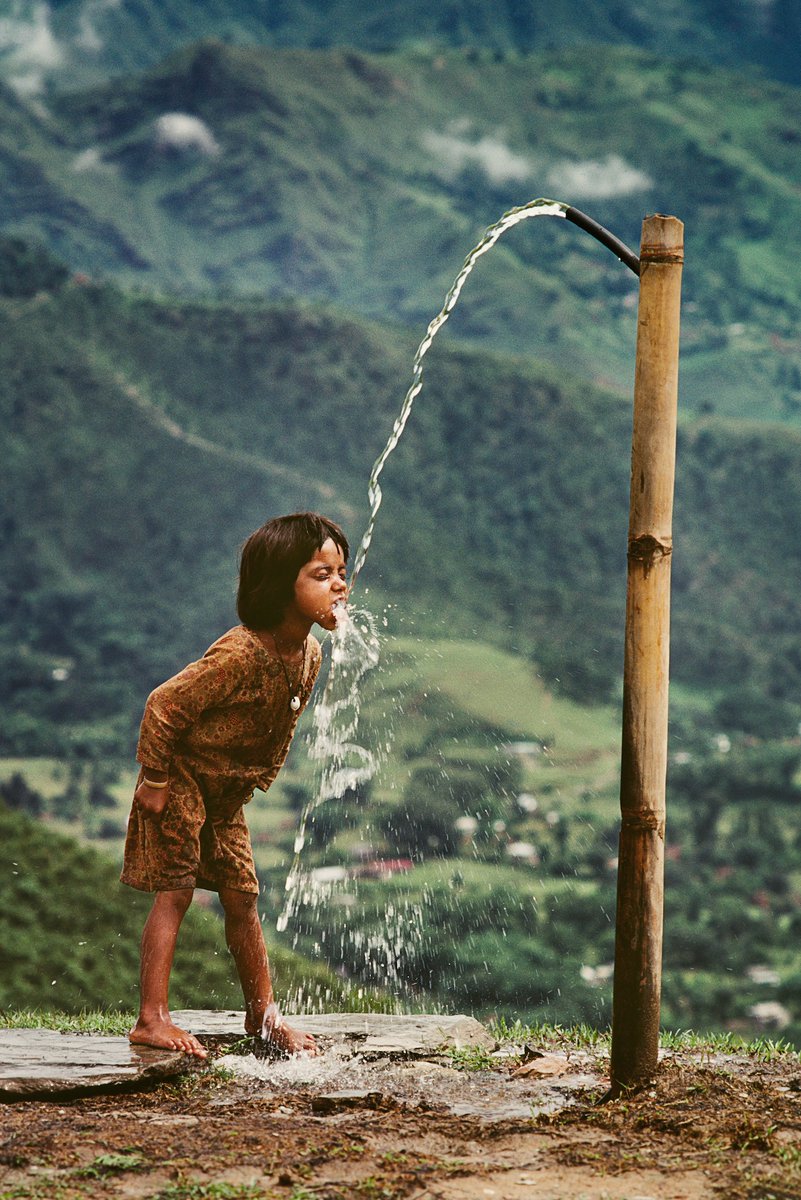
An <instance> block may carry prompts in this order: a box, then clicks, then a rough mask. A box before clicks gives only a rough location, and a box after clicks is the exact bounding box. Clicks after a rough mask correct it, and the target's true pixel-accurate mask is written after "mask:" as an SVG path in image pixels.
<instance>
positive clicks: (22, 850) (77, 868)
mask: <svg viewBox="0 0 801 1200" xmlns="http://www.w3.org/2000/svg"><path fill="white" fill-rule="evenodd" d="M0 896H1V897H2V903H0V944H1V945H2V971H0V1008H4V1009H13V1008H25V1007H26V1008H30V1007H46V1008H56V1009H60V1010H62V1011H64V1012H77V1011H79V1010H81V1009H84V1008H103V1009H105V1008H122V1009H126V1010H130V1009H135V1008H136V1006H137V1003H138V978H139V937H140V934H141V929H142V925H143V924H144V921H145V917H146V916H147V913H148V910H149V908H150V897H148V896H146V895H144V894H143V893H139V892H134V891H132V890H131V889H130V888H124V887H123V886H122V884H121V883H120V882H119V868H118V867H117V866H115V864H114V863H112V862H111V861H110V860H109V859H107V858H105V857H104V856H103V855H101V854H98V853H97V851H95V850H91V849H88V848H86V847H81V846H79V845H78V844H77V843H76V842H74V841H72V840H71V839H69V838H66V837H64V836H63V835H59V834H56V833H53V832H52V831H50V830H49V829H47V828H46V827H45V826H43V825H42V824H41V822H37V821H31V820H29V819H28V818H27V817H25V816H23V815H21V814H20V813H17V812H12V811H9V809H8V808H7V807H6V806H5V805H4V804H2V803H0ZM271 960H272V967H273V973H274V975H275V978H276V989H277V991H278V992H280V993H281V995H282V996H284V997H291V998H293V999H294V1000H297V999H298V995H297V994H296V993H297V989H299V988H301V986H302V985H304V984H305V985H306V987H307V989H308V990H307V992H306V993H305V994H306V995H307V996H309V997H312V1003H313V995H314V988H315V986H316V985H320V986H321V987H323V988H331V989H332V996H333V997H334V998H335V997H336V995H338V993H339V991H340V990H341V989H340V988H339V987H338V985H337V982H336V981H335V980H334V979H333V977H332V976H331V975H330V974H329V973H328V972H327V971H326V970H325V969H324V968H323V967H321V966H318V965H316V964H313V963H311V962H310V961H308V960H307V959H303V958H301V957H300V956H299V955H296V954H293V953H292V952H291V951H288V950H286V949H284V948H280V947H274V946H272V945H271ZM318 994H319V993H318ZM170 998H171V1002H172V1003H173V1004H174V1005H175V1007H187V1008H192V1007H196V1008H228V1007H231V1006H233V1007H234V1008H241V1006H242V998H241V991H240V988H239V984H238V983H237V982H236V972H235V970H234V967H233V962H232V960H231V959H230V957H229V955H228V953H227V951H226V949H225V935H224V932H223V923H222V920H221V918H220V916H219V915H218V914H217V913H216V912H215V911H213V910H210V909H204V908H200V907H198V906H197V905H196V906H194V907H193V908H191V909H190V911H189V913H188V914H187V917H186V919H185V921H184V924H183V926H182V929H181V937H180V938H179V941H178V949H177V951H176V958H175V969H174V971H173V975H172V986H171V997H170Z"/></svg>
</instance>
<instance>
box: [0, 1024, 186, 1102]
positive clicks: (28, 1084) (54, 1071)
mask: <svg viewBox="0 0 801 1200" xmlns="http://www.w3.org/2000/svg"><path fill="white" fill-rule="evenodd" d="M193 1070H197V1060H196V1059H193V1058H191V1057H190V1056H189V1055H186V1054H178V1053H176V1052H175V1051H173V1050H157V1049H155V1048H151V1047H149V1046H132V1045H131V1044H130V1042H129V1041H128V1039H127V1038H125V1037H101V1036H99V1035H94V1034H78V1033H57V1032H56V1031H55V1030H53V1029H0V1100H2V1099H18V1098H21V1097H30V1098H34V1097H37V1096H56V1095H59V1094H61V1093H69V1092H76V1091H79V1092H84V1091H104V1092H107V1091H113V1090H114V1089H115V1088H120V1087H124V1088H130V1087H137V1086H139V1085H142V1084H149V1083H152V1082H154V1081H156V1080H159V1079H167V1078H171V1077H172V1076H175V1075H183V1074H186V1073H187V1072H189V1071H193Z"/></svg>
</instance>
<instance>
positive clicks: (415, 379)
mask: <svg viewBox="0 0 801 1200" xmlns="http://www.w3.org/2000/svg"><path fill="white" fill-rule="evenodd" d="M569 207H570V206H569V205H568V204H563V203H562V202H561V201H560V200H546V199H545V198H544V197H539V199H537V200H530V201H529V202H528V204H522V205H520V206H519V207H518V208H512V209H510V210H509V212H507V213H504V215H503V216H502V217H501V219H500V220H499V221H496V222H495V224H494V225H490V227H489V228H488V229H487V230H486V231H485V233H484V236H483V237H482V239H481V241H480V242H479V243H478V245H476V246H474V247H473V249H472V250H471V251H470V253H469V254H468V256H467V258H466V259H465V260H464V263H463V264H462V269H461V271H460V272H459V274H458V275H457V276H456V278H455V279H454V281H453V284H452V285H451V289H450V291H449V292H448V294H447V296H446V297H445V303H444V304H443V306H442V308H441V309H440V311H439V312H438V313H437V315H436V316H435V317H434V319H433V320H432V321H431V322H430V324H429V326H428V329H427V330H426V333H425V337H424V338H423V340H422V341H421V343H420V345H419V346H418V347H417V353H416V354H415V356H414V362H413V363H412V384H411V387H410V388H409V390H408V391H407V393H406V396H405V399H404V401H403V404H402V406H401V410H400V412H399V413H398V416H397V418H396V420H395V424H394V425H393V427H392V433H391V434H390V435H389V439H388V441H387V444H386V446H385V447H384V449H383V450H382V451H381V453H380V454H379V456H378V458H377V459H376V461H375V462H374V463H373V469H372V472H371V473H370V480H369V483H368V485H367V497H368V499H369V501H370V519H369V521H368V522H367V528H366V530H365V531H364V535H363V537H362V540H361V542H360V544H359V549H358V550H357V552H356V558H355V560H354V564H353V573H352V575H351V591H353V588H354V586H355V584H356V580H357V578H358V576H359V572H360V571H361V569H362V566H363V565H364V560H365V558H366V557H367V551H368V550H369V549H370V543H371V542H372V540H373V530H374V529H375V523H376V518H377V517H378V510H379V508H380V507H381V500H382V498H383V497H382V492H381V487H380V485H379V482H378V480H379V476H380V475H381V472H382V471H383V470H384V466H385V464H386V461H387V459H388V458H389V456H390V454H392V451H393V450H394V449H395V447H396V446H397V444H398V442H399V441H400V439H401V437H402V435H403V431H404V429H405V428H406V422H407V421H408V419H409V414H410V413H411V411H412V406H413V405H414V402H415V400H416V398H417V396H418V395H419V394H420V392H421V390H422V387H423V359H424V358H425V356H426V354H427V353H428V350H429V348H430V346H431V343H432V342H433V341H434V338H435V337H436V336H437V334H438V333H439V331H440V329H441V328H442V326H443V325H444V324H445V322H446V321H447V320H448V317H449V316H450V315H451V313H452V312H453V310H454V308H455V307H456V305H457V303H458V301H459V296H460V295H461V292H462V288H463V287H464V285H465V283H466V282H467V280H468V278H469V276H470V273H471V271H472V270H473V267H474V266H475V265H476V263H477V262H478V260H479V258H481V256H482V255H483V254H486V253H487V251H488V250H491V249H492V247H493V246H494V245H495V243H496V242H497V241H498V239H499V238H500V237H501V236H502V235H503V234H504V233H506V231H507V229H512V228H513V226H515V225H519V224H520V222H521V221H526V220H528V218H529V217H564V216H565V215H566V213H567V211H568V209H569Z"/></svg>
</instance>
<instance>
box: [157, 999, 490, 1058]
mask: <svg viewBox="0 0 801 1200" xmlns="http://www.w3.org/2000/svg"><path fill="white" fill-rule="evenodd" d="M172 1016H173V1020H174V1021H175V1023H176V1025H179V1026H181V1028H182V1029H187V1030H188V1031H189V1032H190V1033H193V1034H194V1035H195V1037H199V1038H203V1037H226V1038H227V1037H231V1038H241V1037H244V1022H245V1014H244V1013H243V1012H230V1011H228V1012H214V1011H210V1010H206V1009H186V1010H185V1011H183V1012H176V1013H173V1014H172ZM288 1019H289V1021H290V1022H291V1024H292V1025H297V1027H298V1028H299V1029H302V1030H303V1031H304V1032H305V1033H310V1034H312V1035H313V1036H314V1037H315V1038H324V1039H328V1040H330V1041H333V1042H339V1043H344V1044H345V1045H346V1046H347V1048H348V1049H351V1048H352V1049H353V1052H354V1054H355V1053H358V1054H360V1055H361V1056H362V1057H373V1056H374V1055H375V1056H380V1055H385V1056H386V1057H388V1058H427V1057H430V1056H431V1055H434V1054H440V1053H443V1052H445V1051H448V1050H461V1049H464V1048H465V1047H468V1046H475V1047H479V1048H483V1049H487V1050H492V1049H494V1047H495V1039H494V1038H493V1037H492V1035H491V1034H490V1033H488V1032H487V1030H486V1029H485V1028H484V1026H483V1025H482V1024H481V1022H480V1021H476V1020H475V1018H474V1017H465V1016H451V1017H443V1016H439V1015H431V1014H428V1013H421V1014H417V1015H415V1016H401V1017H396V1016H389V1015H387V1014H386V1013H327V1014H317V1015H315V1016H297V1017H289V1018H288Z"/></svg>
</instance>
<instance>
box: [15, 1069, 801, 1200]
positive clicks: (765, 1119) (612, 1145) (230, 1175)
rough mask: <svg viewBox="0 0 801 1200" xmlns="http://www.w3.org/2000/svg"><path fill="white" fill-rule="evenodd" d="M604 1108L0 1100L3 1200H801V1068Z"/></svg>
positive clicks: (358, 1100) (220, 1084) (696, 1076)
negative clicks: (508, 1113) (459, 1109)
mask: <svg viewBox="0 0 801 1200" xmlns="http://www.w3.org/2000/svg"><path fill="white" fill-rule="evenodd" d="M508 1071H509V1067H508V1065H507V1066H503V1065H499V1067H498V1070H497V1072H495V1073H500V1074H503V1072H507V1073H508ZM468 1082H469V1081H468V1077H467V1076H466V1075H465V1087H467V1086H468ZM599 1099H600V1096H599V1094H598V1092H597V1091H595V1092H584V1093H581V1092H580V1093H579V1094H578V1095H577V1097H576V1102H575V1103H574V1104H572V1105H571V1106H570V1107H568V1108H566V1109H563V1110H562V1111H561V1112H559V1113H556V1114H550V1115H540V1116H535V1117H532V1118H528V1119H514V1120H501V1121H497V1120H491V1119H489V1118H490V1117H491V1114H488V1119H487V1120H484V1119H482V1118H481V1117H479V1116H471V1117H465V1116H455V1115H454V1114H453V1113H452V1112H450V1111H448V1110H447V1109H445V1108H444V1107H442V1106H438V1105H436V1104H434V1103H431V1104H425V1103H420V1102H419V1101H418V1102H415V1103H414V1104H408V1103H400V1102H398V1101H397V1100H396V1099H392V1098H388V1097H387V1096H383V1095H381V1094H378V1093H374V1094H364V1093H361V1094H354V1095H353V1096H351V1097H347V1096H340V1098H339V1100H338V1101H337V1102H336V1103H333V1104H331V1103H330V1102H329V1101H326V1100H325V1098H322V1097H321V1096H320V1095H316V1094H314V1093H313V1092H312V1091H311V1090H310V1089H308V1088H304V1087H295V1088H292V1089H286V1090H284V1091H280V1092H278V1093H276V1092H275V1091H273V1090H269V1089H265V1087H264V1086H263V1085H262V1084H260V1083H259V1081H257V1080H252V1079H244V1080H243V1079H231V1078H225V1077H220V1075H219V1074H216V1073H214V1072H206V1073H202V1074H196V1075H190V1076H187V1077H185V1078H183V1079H182V1080H181V1081H180V1082H178V1083H175V1084H162V1085H160V1086H158V1087H156V1088H154V1089H152V1090H150V1091H147V1092H137V1093H129V1094H120V1093H119V1092H118V1093H115V1094H113V1095H108V1094H107V1095H99V1094H95V1095H91V1096H86V1097H83V1098H80V1097H79V1098H73V1099H69V1100H65V1099H63V1098H62V1099H59V1100H53V1101H49V1102H42V1101H33V1100H25V1101H19V1102H16V1103H7V1104H4V1105H2V1106H0V1197H2V1200H11V1198H14V1200H17V1198H19V1200H22V1198H24V1197H30V1198H31V1200H34V1198H37V1200H39V1198H41V1200H78V1198H81V1197H89V1196H91V1197H97V1198H103V1197H122V1198H124V1200H140V1198H141V1200H145V1198H147V1200H151V1198H153V1200H156V1198H158V1200H262V1198H263V1200H312V1198H314V1200H402V1198H413V1200H474V1198H475V1200H478V1198H481V1200H485V1198H491V1197H495V1198H496V1200H518V1198H520V1200H522V1198H524V1197H525V1198H530V1200H563V1198H564V1200H566V1198H567V1197H570V1200H607V1198H608V1200H612V1198H615V1200H657V1198H658V1200H701V1198H705V1197H718V1198H719V1197H726V1198H727V1200H728V1198H731V1200H801V1062H800V1061H799V1059H798V1057H796V1056H783V1057H781V1058H777V1059H774V1060H773V1061H772V1062H769V1063H762V1064H760V1063H757V1062H754V1061H752V1060H748V1059H726V1060H720V1061H709V1060H707V1061H704V1060H699V1059H693V1058H692V1057H690V1056H689V1055H684V1056H682V1057H677V1058H674V1059H669V1060H666V1061H665V1062H663V1063H662V1065H661V1067H660V1070H659V1074H658V1077H657V1079H656V1080H655V1082H654V1084H653V1085H652V1086H651V1087H650V1088H648V1089H647V1090H645V1091H642V1092H640V1093H638V1094H635V1095H631V1096H628V1097H626V1098H624V1099H619V1100H615V1101H611V1102H606V1103H598V1101H599Z"/></svg>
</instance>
